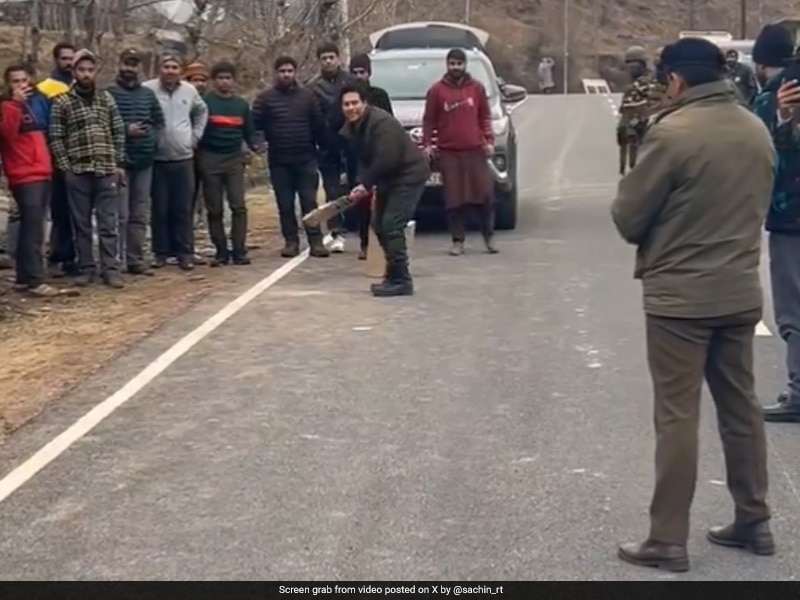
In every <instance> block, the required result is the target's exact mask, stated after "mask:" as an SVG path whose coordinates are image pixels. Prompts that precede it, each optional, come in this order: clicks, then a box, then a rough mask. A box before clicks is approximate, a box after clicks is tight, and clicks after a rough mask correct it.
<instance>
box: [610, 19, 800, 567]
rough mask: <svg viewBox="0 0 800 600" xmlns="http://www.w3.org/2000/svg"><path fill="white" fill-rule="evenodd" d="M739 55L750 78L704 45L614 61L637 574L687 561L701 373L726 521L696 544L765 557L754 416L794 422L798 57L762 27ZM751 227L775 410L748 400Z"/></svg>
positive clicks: (625, 549) (798, 413) (799, 291)
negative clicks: (631, 314)
mask: <svg viewBox="0 0 800 600" xmlns="http://www.w3.org/2000/svg"><path fill="white" fill-rule="evenodd" d="M752 58H753V62H754V63H755V73H754V76H755V78H756V79H757V85H756V84H754V83H753V82H752V81H751V80H750V75H749V73H750V70H749V69H746V68H738V66H737V64H736V62H735V60H734V59H735V57H734V56H732V55H731V54H730V53H729V54H727V56H726V55H725V54H724V53H723V52H722V50H721V49H720V48H718V47H717V46H716V45H714V44H712V43H711V42H710V41H707V40H704V39H694V38H686V39H682V40H679V41H678V42H676V43H674V44H671V45H669V46H667V47H665V48H664V49H663V50H662V51H661V52H660V53H659V56H658V59H657V61H656V65H655V67H656V68H655V74H653V73H652V71H650V70H648V69H647V66H648V65H647V61H646V58H645V57H644V56H643V54H642V52H641V49H638V48H634V49H632V51H629V52H628V53H627V54H626V61H627V63H628V67H629V69H630V71H631V74H632V75H633V76H634V82H633V84H632V85H631V88H630V89H629V90H627V91H626V93H625V95H624V99H623V102H622V105H623V111H622V112H623V115H622V117H621V119H620V128H619V129H618V132H617V135H618V137H619V136H621V135H626V134H629V131H628V130H627V129H626V128H629V127H632V121H633V119H632V118H631V115H634V117H635V118H636V120H635V121H633V122H634V124H635V131H634V133H632V134H630V136H631V137H630V138H629V139H635V140H636V144H637V145H640V147H639V148H638V151H639V152H638V160H634V161H633V162H632V163H631V164H630V167H631V170H630V172H628V173H627V175H625V176H624V177H623V178H622V179H621V181H620V185H619V190H618V194H617V197H616V199H615V201H614V204H613V209H612V214H613V219H614V222H615V224H616V226H617V229H618V230H619V233H620V234H621V236H622V237H623V238H624V239H625V240H626V241H627V242H629V243H631V244H633V245H635V246H636V247H637V253H636V268H635V277H636V278H638V279H641V280H642V286H643V292H644V310H645V314H646V336H647V337H646V339H647V357H648V364H649V368H650V374H651V378H652V381H653V387H654V396H655V429H656V478H655V480H656V481H655V491H654V493H653V499H652V503H651V506H650V522H651V527H650V534H649V535H648V537H647V538H646V540H645V541H644V543H641V544H625V545H622V546H620V548H619V556H620V558H622V559H623V560H626V561H628V562H631V563H634V564H637V565H640V566H648V567H658V568H663V569H666V570H671V571H685V570H687V569H688V568H689V558H688V553H687V547H686V544H687V540H688V537H689V512H690V506H691V503H692V498H693V495H694V490H695V485H696V479H697V462H698V427H699V416H700V399H701V390H702V384H703V380H704V379H705V381H706V383H707V384H708V387H709V389H710V391H711V395H712V397H713V400H714V403H715V405H716V409H717V420H718V424H719V432H720V436H721V438H722V447H723V451H724V454H725V464H726V469H727V482H728V488H729V490H730V493H731V495H732V497H733V500H734V505H735V510H734V518H733V521H732V522H731V523H730V524H729V525H727V526H724V527H718V528H712V529H710V530H709V531H708V533H707V538H708V540H709V541H710V542H711V543H714V544H717V545H721V546H726V547H732V548H742V549H745V550H748V551H750V552H753V553H755V554H758V555H769V554H773V553H774V552H775V543H774V540H773V536H772V533H771V529H770V525H769V521H770V514H771V513H770V508H769V506H768V503H767V449H766V436H765V430H764V421H765V420H766V421H771V422H795V423H796V422H800V261H798V257H800V111H798V107H800V63H798V60H800V59H798V55H797V53H796V49H795V47H794V40H793V38H792V35H791V34H790V32H789V31H788V30H787V29H785V28H783V27H781V26H778V25H768V26H766V27H764V28H763V29H762V31H761V32H760V34H759V36H758V37H757V39H756V41H755V44H754V47H753V52H752ZM742 66H743V65H742ZM625 109H632V110H631V111H630V113H625ZM626 141H629V140H620V143H621V145H622V143H623V142H626ZM620 167H621V171H624V168H623V167H624V165H622V164H621V165H620ZM765 227H766V231H767V232H768V235H769V268H770V275H771V277H770V280H771V281H770V284H771V288H772V299H773V304H774V314H775V321H776V323H777V326H778V329H779V333H780V336H781V338H782V339H783V340H784V341H785V343H786V365H787V371H788V384H787V387H786V392H784V393H782V394H781V395H780V396H779V397H778V399H777V402H775V403H774V404H772V405H770V406H765V407H762V406H761V404H760V403H759V401H758V399H757V397H756V393H755V382H754V374H753V341H754V334H755V328H756V326H757V324H758V323H759V322H760V320H761V318H762V310H763V294H762V287H761V282H760V277H759V263H760V256H761V242H762V232H763V230H764V228H765Z"/></svg>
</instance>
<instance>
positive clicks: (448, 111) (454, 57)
mask: <svg viewBox="0 0 800 600" xmlns="http://www.w3.org/2000/svg"><path fill="white" fill-rule="evenodd" d="M466 69H467V55H466V54H465V53H464V51H463V50H461V49H459V48H455V49H453V50H450V52H448V53H447V73H445V76H444V77H443V78H442V79H441V80H440V81H437V82H436V83H435V84H433V86H432V87H431V89H430V90H428V94H427V98H426V101H425V115H424V117H423V120H422V143H423V145H424V147H425V153H426V154H427V155H428V158H429V159H434V158H435V160H436V164H437V165H438V170H439V171H441V173H442V185H443V188H444V189H443V191H444V203H445V208H446V209H447V216H448V221H449V223H450V233H451V235H452V237H453V246H452V248H451V249H450V254H451V255H453V256H460V255H461V254H463V253H464V237H465V226H466V217H467V212H468V210H469V209H471V208H472V209H477V210H478V212H479V214H480V222H481V231H482V233H483V240H484V242H485V244H486V251H487V252H489V253H490V254H496V253H497V249H496V248H495V246H494V244H493V243H492V236H493V234H494V194H493V193H492V176H491V172H490V171H489V163H488V162H487V160H488V157H490V156H491V155H492V153H493V152H494V135H493V134H492V119H491V111H490V109H489V100H488V98H487V96H486V88H484V87H483V84H482V83H481V82H480V81H477V80H475V79H473V78H472V77H470V75H469V73H468V72H467V70H466ZM434 132H435V133H434ZM434 135H435V137H436V146H437V148H436V150H434V147H433V138H434Z"/></svg>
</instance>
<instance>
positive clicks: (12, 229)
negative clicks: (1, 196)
mask: <svg viewBox="0 0 800 600" xmlns="http://www.w3.org/2000/svg"><path fill="white" fill-rule="evenodd" d="M20 219H21V216H20V212H19V206H17V201H16V200H14V199H13V198H10V199H9V203H8V218H7V219H6V235H5V238H6V239H5V247H4V250H5V251H6V254H8V255H9V256H10V257H11V259H12V260H16V259H17V244H18V243H19V228H20Z"/></svg>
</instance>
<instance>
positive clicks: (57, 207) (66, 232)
mask: <svg viewBox="0 0 800 600" xmlns="http://www.w3.org/2000/svg"><path fill="white" fill-rule="evenodd" d="M50 220H51V227H50V252H49V255H48V258H47V262H49V263H50V264H51V265H56V264H59V263H66V264H68V265H70V264H73V263H74V262H75V260H76V254H75V226H74V224H73V222H72V213H71V212H70V209H69V198H68V197H67V183H66V180H65V178H64V174H63V173H56V174H55V175H54V177H53V181H52V183H51V185H50Z"/></svg>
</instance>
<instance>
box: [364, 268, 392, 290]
mask: <svg viewBox="0 0 800 600" xmlns="http://www.w3.org/2000/svg"><path fill="white" fill-rule="evenodd" d="M391 278H392V265H391V263H390V262H389V261H388V260H387V261H386V266H385V267H384V269H383V279H381V282H380V283H373V284H372V285H370V286H369V289H370V291H371V292H372V293H373V294H374V293H375V290H377V289H381V288H383V287H386V285H387V284H388V283H389V280H390V279H391Z"/></svg>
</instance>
